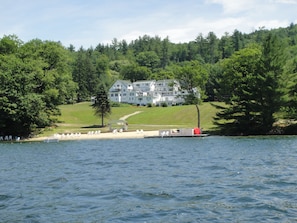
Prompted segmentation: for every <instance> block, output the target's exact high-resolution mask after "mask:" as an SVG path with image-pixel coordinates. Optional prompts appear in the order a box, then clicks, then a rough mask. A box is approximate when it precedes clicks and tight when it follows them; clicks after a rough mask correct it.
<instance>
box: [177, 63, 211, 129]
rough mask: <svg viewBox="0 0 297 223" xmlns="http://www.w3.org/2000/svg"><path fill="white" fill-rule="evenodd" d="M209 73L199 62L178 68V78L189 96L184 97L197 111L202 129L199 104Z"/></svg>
mask: <svg viewBox="0 0 297 223" xmlns="http://www.w3.org/2000/svg"><path fill="white" fill-rule="evenodd" d="M207 76H208V72H207V70H206V69H205V67H204V66H203V65H202V64H200V63H199V62H197V61H191V62H187V63H184V64H182V66H181V67H180V68H176V78H177V80H178V81H179V83H180V85H181V90H184V91H186V92H187V93H188V94H187V95H184V96H183V97H184V99H185V102H186V103H187V104H194V105H195V107H196V110H197V122H198V123H197V126H198V128H200V126H201V123H200V109H199V104H200V103H201V102H202V99H203V96H204V90H205V85H206V81H207Z"/></svg>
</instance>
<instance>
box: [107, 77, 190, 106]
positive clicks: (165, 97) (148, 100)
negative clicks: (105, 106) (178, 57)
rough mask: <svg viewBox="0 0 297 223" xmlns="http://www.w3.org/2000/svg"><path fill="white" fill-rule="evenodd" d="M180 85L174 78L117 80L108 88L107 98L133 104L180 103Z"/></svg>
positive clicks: (181, 93) (181, 99)
mask: <svg viewBox="0 0 297 223" xmlns="http://www.w3.org/2000/svg"><path fill="white" fill-rule="evenodd" d="M179 89H180V85H179V83H178V81H176V80H160V81H156V80H146V81H136V82H134V83H132V82H130V81H126V80H117V81H116V82H115V83H114V84H113V85H112V86H111V88H110V89H109V92H108V94H109V99H110V100H111V101H113V102H120V103H128V104H135V105H147V104H152V105H161V104H162V103H166V104H167V105H176V104H182V103H183V102H184V99H183V98H182V97H181V96H182V95H184V94H185V93H184V92H181V91H180V90H179Z"/></svg>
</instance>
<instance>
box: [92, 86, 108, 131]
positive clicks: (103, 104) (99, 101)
mask: <svg viewBox="0 0 297 223" xmlns="http://www.w3.org/2000/svg"><path fill="white" fill-rule="evenodd" d="M92 107H93V109H95V114H96V115H98V116H99V117H101V126H102V127H103V126H104V117H106V116H108V115H109V114H110V113H111V106H110V102H109V99H108V95H107V92H106V90H105V88H104V87H103V86H101V87H100V88H99V92H98V94H97V95H96V98H95V102H94V104H93V105H92Z"/></svg>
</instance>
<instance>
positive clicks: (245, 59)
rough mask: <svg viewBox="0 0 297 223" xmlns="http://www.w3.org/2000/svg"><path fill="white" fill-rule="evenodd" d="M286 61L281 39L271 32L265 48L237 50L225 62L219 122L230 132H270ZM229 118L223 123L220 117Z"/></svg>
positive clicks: (278, 107)
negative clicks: (223, 104) (222, 104)
mask: <svg viewBox="0 0 297 223" xmlns="http://www.w3.org/2000/svg"><path fill="white" fill-rule="evenodd" d="M283 63H284V56H283V47H282V45H281V43H280V42H279V40H278V39H277V38H276V37H275V36H272V35H268V36H267V37H266V39H265V41H264V43H263V46H262V48H260V47H250V48H245V49H242V50H240V51H237V52H236V53H234V54H233V55H232V56H231V57H230V58H229V59H226V60H224V62H223V63H222V69H223V75H222V77H221V80H220V85H221V89H220V91H219V95H218V96H221V100H222V101H224V102H225V103H226V104H227V106H226V107H221V109H222V110H221V112H219V113H218V114H217V118H216V124H218V125H219V126H220V127H221V129H222V130H223V131H225V133H229V134H246V135H248V134H268V133H269V132H270V131H271V130H272V126H273V123H274V122H275V117H274V115H275V113H276V112H278V111H279V109H280V106H281V98H282V94H281V80H282V79H281V77H282V72H283V71H282V69H283ZM222 119H224V120H226V122H225V123H224V124H223V125H221V124H222V123H219V120H222Z"/></svg>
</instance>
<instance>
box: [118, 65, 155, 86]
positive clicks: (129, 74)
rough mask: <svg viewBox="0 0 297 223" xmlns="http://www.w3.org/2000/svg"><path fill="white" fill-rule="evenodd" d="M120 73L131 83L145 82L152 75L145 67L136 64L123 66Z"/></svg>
mask: <svg viewBox="0 0 297 223" xmlns="http://www.w3.org/2000/svg"><path fill="white" fill-rule="evenodd" d="M120 73H121V76H122V77H123V78H124V79H125V80H130V81H131V82H135V81H139V80H147V79H148V78H149V77H150V76H151V74H152V72H151V71H150V70H149V69H148V68H147V67H144V66H139V65H137V64H129V65H127V66H124V67H123V68H122V69H121V72H120Z"/></svg>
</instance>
